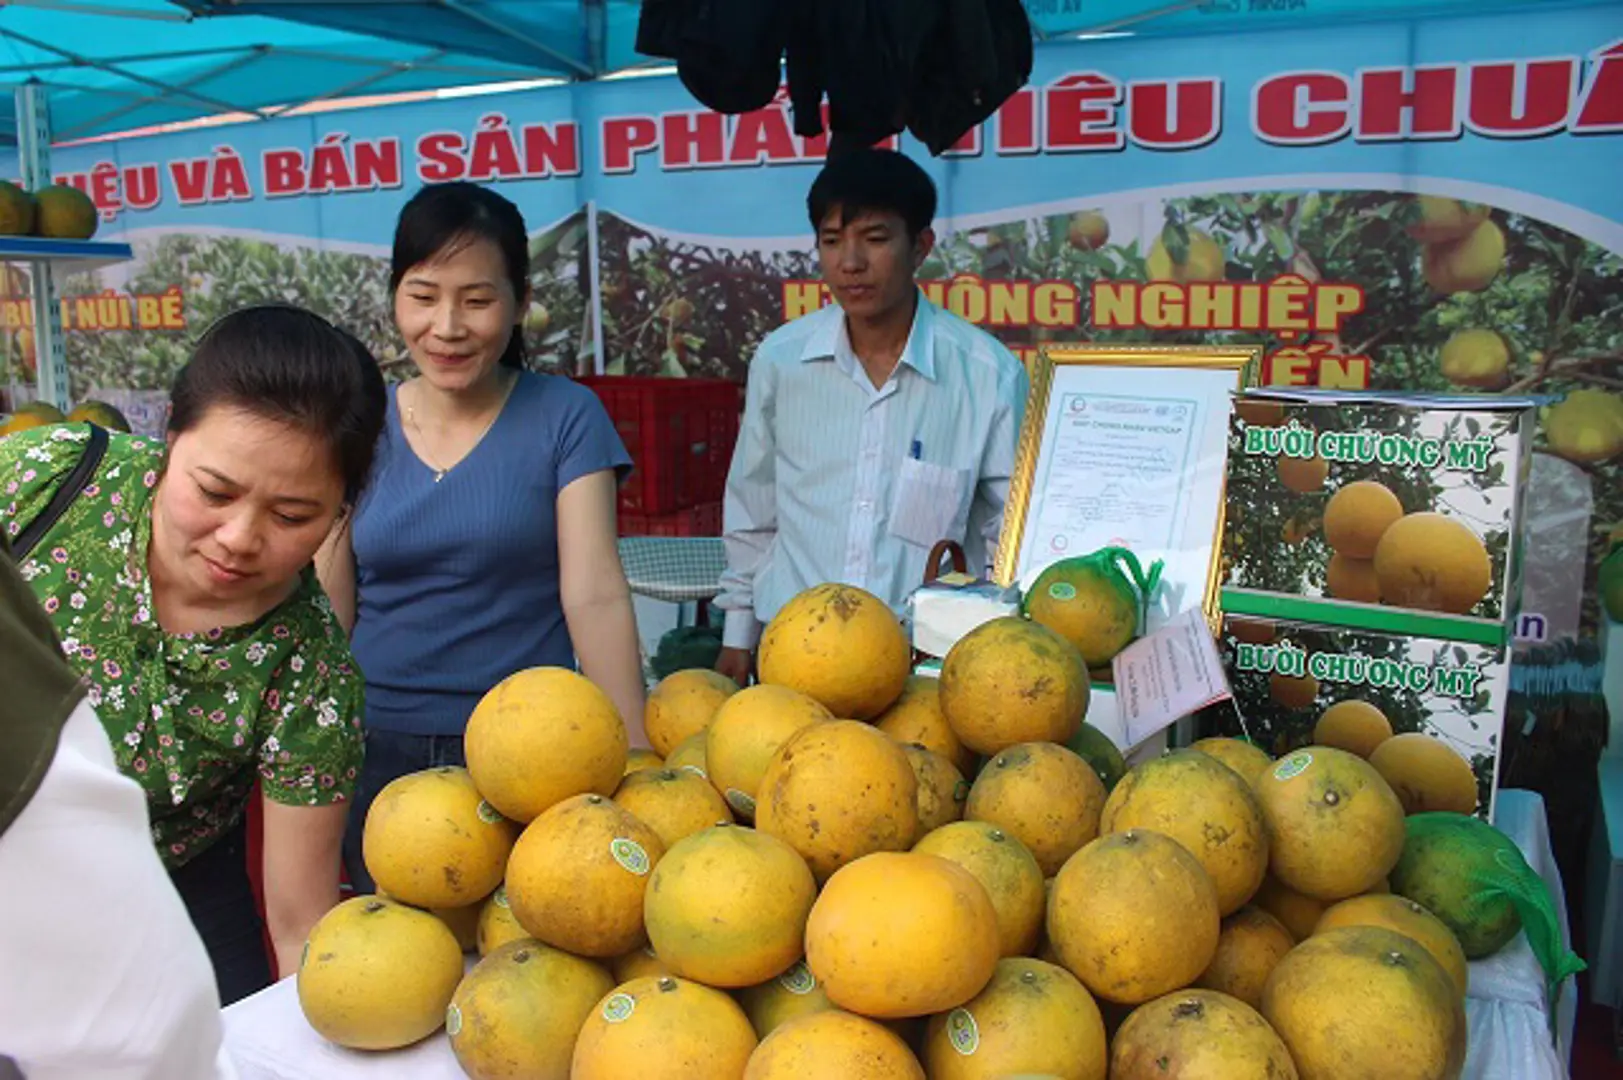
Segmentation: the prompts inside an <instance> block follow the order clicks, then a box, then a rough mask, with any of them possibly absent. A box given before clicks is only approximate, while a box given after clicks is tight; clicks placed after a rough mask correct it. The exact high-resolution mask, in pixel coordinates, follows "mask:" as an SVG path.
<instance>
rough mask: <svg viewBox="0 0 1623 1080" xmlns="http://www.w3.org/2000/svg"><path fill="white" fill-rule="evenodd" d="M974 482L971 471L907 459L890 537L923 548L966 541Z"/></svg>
mask: <svg viewBox="0 0 1623 1080" xmlns="http://www.w3.org/2000/svg"><path fill="white" fill-rule="evenodd" d="M971 480H972V478H971V476H970V471H969V470H968V469H953V468H949V467H947V466H945V465H934V464H931V463H930V462H927V461H919V460H917V459H916V458H904V459H903V461H902V467H901V470H900V471H899V472H898V473H897V474H896V492H895V495H894V497H893V499H892V501H891V507H890V534H891V535H892V536H894V537H896V538H897V539H899V540H905V541H906V542H908V543H910V544H917V545H919V546H920V547H931V546H932V545H934V544H935V543H936V541H938V540H957V541H962V540H963V539H964V529H965V527H966V525H967V523H968V521H969V502H970V496H971V494H972V492H971Z"/></svg>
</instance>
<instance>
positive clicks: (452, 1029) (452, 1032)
mask: <svg viewBox="0 0 1623 1080" xmlns="http://www.w3.org/2000/svg"><path fill="white" fill-rule="evenodd" d="M445 1033H446V1034H447V1035H449V1036H451V1038H453V1039H454V1038H456V1037H457V1036H458V1035H460V1034H461V1033H462V1010H461V1009H459V1008H457V1007H456V1002H454V1001H453V1002H452V1003H451V1004H450V1005H449V1006H447V1007H446V1010H445Z"/></svg>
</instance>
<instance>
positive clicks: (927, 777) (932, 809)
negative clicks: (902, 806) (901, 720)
mask: <svg viewBox="0 0 1623 1080" xmlns="http://www.w3.org/2000/svg"><path fill="white" fill-rule="evenodd" d="M902 753H904V754H906V755H907V763H908V764H909V765H911V766H912V767H913V779H915V780H917V781H918V797H917V799H916V800H915V805H916V806H917V808H918V819H919V822H918V829H917V831H916V832H915V834H914V837H913V839H914V840H915V841H916V840H918V839H919V838H920V837H922V836H923V835H924V834H925V833H928V832H931V831H932V830H934V829H939V828H940V827H941V826H943V825H946V824H948V823H949V822H953V821H957V820H958V819H959V818H962V817H963V816H964V800H965V799H967V798H968V797H969V782H968V781H967V780H965V779H964V774H963V773H961V772H959V771H958V770H957V769H956V768H954V767H953V764H952V762H950V761H948V760H947V759H946V758H944V757H942V756H941V755H940V754H938V753H936V752H935V751H933V750H927V749H925V748H924V747H923V746H921V745H919V744H918V743H909V744H907V745H905V746H903V747H902Z"/></svg>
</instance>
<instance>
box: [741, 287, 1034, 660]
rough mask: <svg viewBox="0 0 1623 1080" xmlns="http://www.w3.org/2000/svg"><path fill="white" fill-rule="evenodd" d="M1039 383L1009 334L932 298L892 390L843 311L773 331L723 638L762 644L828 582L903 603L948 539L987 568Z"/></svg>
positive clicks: (749, 429) (759, 371) (744, 482)
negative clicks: (879, 379)
mask: <svg viewBox="0 0 1623 1080" xmlns="http://www.w3.org/2000/svg"><path fill="white" fill-rule="evenodd" d="M1028 385H1029V382H1028V378H1027V375H1026V370H1025V367H1024V366H1023V365H1022V364H1021V363H1020V361H1019V360H1017V359H1016V358H1015V357H1014V355H1013V354H1012V353H1010V352H1009V350H1008V349H1006V348H1004V347H1003V345H1002V344H1001V343H999V342H998V341H997V339H995V338H993V337H992V336H991V335H990V334H987V333H985V332H984V331H981V330H978V329H976V328H975V327H973V326H971V325H970V324H969V323H967V322H965V321H963V320H962V319H960V318H958V317H957V316H955V315H953V314H951V313H950V312H946V311H942V310H941V309H939V308H937V307H935V306H934V305H932V304H931V303H930V302H929V301H928V300H926V299H925V298H924V296H923V295H922V294H920V296H919V299H918V308H917V312H916V314H915V315H914V318H913V327H912V330H911V331H910V333H909V335H908V339H907V345H906V348H905V349H904V351H903V353H902V357H901V360H900V362H899V363H898V364H897V365H896V370H895V371H894V372H893V373H892V375H891V376H890V378H889V379H888V380H886V382H885V385H884V386H882V387H878V388H875V387H874V385H873V383H872V381H871V380H870V379H869V378H868V375H867V372H866V371H864V370H863V367H862V363H861V361H859V360H858V359H857V357H856V355H855V354H854V353H853V352H852V351H851V345H850V340H849V338H848V336H847V333H846V322H845V314H844V312H843V311H842V310H841V309H840V308H839V307H838V306H829V307H826V308H823V309H822V310H820V311H817V312H814V313H812V314H811V315H807V316H805V317H804V318H801V319H797V320H795V321H794V322H792V323H790V324H788V325H787V326H784V327H781V328H779V329H778V330H777V331H775V332H774V333H773V334H772V335H771V336H769V337H768V338H767V339H766V340H765V341H764V342H762V343H761V347H760V349H759V350H758V351H757V352H756V355H755V359H754V362H753V363H752V364H751V365H750V373H749V386H748V388H747V390H746V394H745V405H744V419H743V424H742V427H741V428H740V431H739V436H738V444H737V447H736V448H735V450H734V452H733V461H732V469H731V471H730V472H729V473H728V476H727V495H726V501H725V505H724V511H723V514H724V521H723V530H724V543H725V546H726V550H727V569H726V571H725V572H724V573H723V574H722V578H721V592H720V594H719V595H718V596H717V598H716V606H717V607H719V608H721V609H722V610H723V612H724V613H725V619H726V622H725V627H724V640H725V643H726V644H727V645H729V646H732V647H736V648H751V647H753V646H754V645H755V642H756V640H757V639H758V637H759V635H760V630H761V626H762V625H763V624H764V623H766V622H769V621H771V619H772V616H773V615H775V614H776V613H777V612H778V610H779V609H780V608H781V607H782V606H783V605H784V604H785V603H787V602H788V601H789V600H790V599H791V598H792V597H793V596H794V595H795V594H796V593H798V592H800V591H801V590H803V589H806V588H810V587H811V586H813V585H818V584H822V583H824V582H836V581H837V582H841V583H843V584H847V585H855V586H858V587H860V588H863V589H866V590H868V591H869V592H872V593H874V594H875V595H876V596H879V597H881V598H882V599H884V600H885V601H887V602H888V603H890V604H891V605H892V606H893V607H895V608H896V609H898V611H899V610H900V609H901V607H902V605H903V603H904V602H905V601H906V599H907V596H908V594H909V593H911V592H912V591H913V590H914V589H915V588H917V587H918V585H919V583H920V582H921V580H922V578H923V575H924V563H925V559H926V557H927V556H928V555H929V551H930V548H931V546H933V545H934V544H935V542H936V541H938V540H943V539H952V540H956V541H958V542H960V543H962V544H963V545H964V550H965V553H966V554H967V555H968V556H969V565H970V569H971V570H972V571H973V572H982V571H984V570H986V569H987V568H988V567H989V566H990V564H991V561H992V558H993V556H994V554H995V548H996V545H997V537H998V531H999V529H1001V527H1002V523H1003V504H1004V502H1005V500H1006V499H1007V497H1008V492H1009V475H1010V472H1011V471H1012V469H1013V466H1014V455H1015V445H1016V443H1017V441H1018V439H1019V434H1020V422H1021V418H1022V416H1023V415H1024V413H1025V403H1026V392H1027V388H1028Z"/></svg>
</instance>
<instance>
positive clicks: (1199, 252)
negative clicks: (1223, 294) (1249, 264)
mask: <svg viewBox="0 0 1623 1080" xmlns="http://www.w3.org/2000/svg"><path fill="white" fill-rule="evenodd" d="M1188 232H1189V249H1188V251H1187V253H1186V254H1185V255H1184V258H1183V261H1182V262H1176V261H1174V260H1173V258H1172V255H1171V253H1170V252H1169V251H1168V250H1167V245H1166V242H1165V241H1164V240H1162V239H1160V238H1159V237H1157V238H1156V240H1155V243H1153V244H1151V245H1150V253H1149V256H1148V257H1147V258H1146V259H1145V261H1144V265H1145V269H1146V272H1147V274H1148V277H1149V280H1151V281H1172V282H1177V283H1178V284H1180V285H1187V284H1190V283H1191V282H1197V281H1222V280H1223V277H1224V272H1225V269H1226V263H1227V258H1228V257H1227V256H1226V255H1225V254H1224V253H1223V248H1222V246H1221V245H1219V244H1218V243H1217V241H1215V240H1213V239H1212V238H1211V237H1210V236H1208V235H1207V234H1206V233H1204V232H1202V231H1201V230H1199V229H1190V230H1188Z"/></svg>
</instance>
